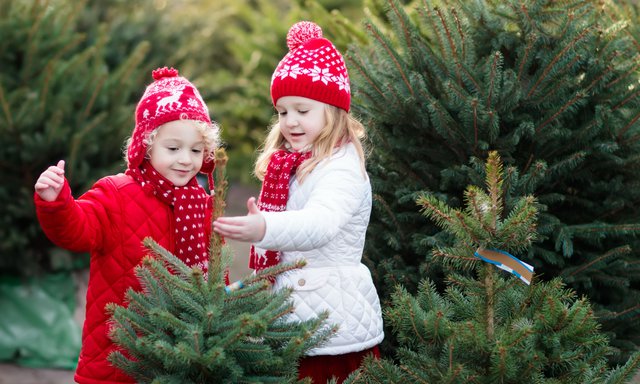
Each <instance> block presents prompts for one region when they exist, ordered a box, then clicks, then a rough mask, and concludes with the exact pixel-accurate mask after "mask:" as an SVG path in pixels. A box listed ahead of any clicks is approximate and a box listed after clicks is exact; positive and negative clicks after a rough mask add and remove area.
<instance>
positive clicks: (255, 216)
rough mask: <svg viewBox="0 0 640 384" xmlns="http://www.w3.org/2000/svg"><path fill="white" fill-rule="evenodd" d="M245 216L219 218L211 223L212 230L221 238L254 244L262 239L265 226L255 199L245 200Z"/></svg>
mask: <svg viewBox="0 0 640 384" xmlns="http://www.w3.org/2000/svg"><path fill="white" fill-rule="evenodd" d="M247 210H248V213H247V215H246V216H235V217H219V218H218V219H217V220H216V221H214V222H213V230H214V231H216V232H217V233H219V234H221V235H222V236H224V237H226V238H229V239H233V240H239V241H246V242H254V241H260V240H262V238H263V237H264V233H265V230H266V224H265V222H264V217H262V214H261V213H260V210H259V209H258V206H257V205H256V198H255V197H250V198H249V200H247Z"/></svg>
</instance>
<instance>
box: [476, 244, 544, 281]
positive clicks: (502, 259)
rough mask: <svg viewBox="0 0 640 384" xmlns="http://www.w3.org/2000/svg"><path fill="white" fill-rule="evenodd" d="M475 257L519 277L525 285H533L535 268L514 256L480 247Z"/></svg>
mask: <svg viewBox="0 0 640 384" xmlns="http://www.w3.org/2000/svg"><path fill="white" fill-rule="evenodd" d="M474 255H475V256H476V257H477V258H479V259H481V260H483V261H486V262H487V263H491V264H493V265H495V266H496V267H498V268H500V269H502V270H505V271H507V272H509V273H511V274H513V275H515V276H517V277H518V278H519V279H520V280H522V281H523V282H524V283H525V284H527V285H530V284H531V279H532V278H533V267H532V266H531V265H529V264H527V263H525V262H524V261H522V260H520V259H518V258H517V257H515V256H513V255H512V254H510V253H508V252H505V251H502V250H499V249H486V248H482V247H479V248H478V249H476V252H475V253H474Z"/></svg>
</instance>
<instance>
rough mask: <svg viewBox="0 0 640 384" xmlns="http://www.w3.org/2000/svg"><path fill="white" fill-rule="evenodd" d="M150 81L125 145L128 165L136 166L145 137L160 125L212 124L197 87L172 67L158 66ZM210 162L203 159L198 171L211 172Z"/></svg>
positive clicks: (142, 154) (211, 163)
mask: <svg viewBox="0 0 640 384" xmlns="http://www.w3.org/2000/svg"><path fill="white" fill-rule="evenodd" d="M152 75H153V79H154V80H155V81H154V82H153V83H151V84H149V85H148V86H147V89H146V90H145V92H144V94H143V95H142V98H141V99H140V102H139V103H138V106H137V107H136V127H135V129H134V130H133V134H132V135H131V143H130V144H129V148H127V161H128V163H129V164H128V168H129V169H134V168H138V167H139V166H140V164H142V161H143V160H144V157H145V155H146V153H147V146H146V145H145V144H144V137H145V135H146V134H148V133H150V132H151V131H153V130H154V129H156V128H158V127H159V126H161V125H162V124H165V123H168V122H170V121H175V120H196V121H202V122H205V123H208V124H212V123H211V118H210V117H209V109H208V108H207V104H205V102H204V100H202V96H200V93H199V92H198V89H197V88H196V87H195V86H194V85H193V84H191V82H189V80H187V79H185V78H184V77H182V76H179V74H178V70H176V69H174V68H167V67H164V68H158V69H156V70H154V71H153V73H152ZM213 166H214V164H213V161H205V162H204V163H203V164H202V168H201V169H200V172H202V173H205V174H207V173H211V172H212V170H213Z"/></svg>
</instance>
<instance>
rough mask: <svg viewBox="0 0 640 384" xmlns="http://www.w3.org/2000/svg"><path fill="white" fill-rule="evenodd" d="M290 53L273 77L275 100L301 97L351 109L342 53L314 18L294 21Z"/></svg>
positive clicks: (273, 99)
mask: <svg viewBox="0 0 640 384" xmlns="http://www.w3.org/2000/svg"><path fill="white" fill-rule="evenodd" d="M287 46H288V47H289V53H287V54H286V55H285V57H284V58H283V59H282V60H281V61H280V63H279V64H278V66H277V67H276V70H275V72H274V73H273V76H272V77H271V100H272V101H273V104H274V105H275V104H276V102H277V101H278V99H279V98H281V97H283V96H301V97H306V98H308V99H313V100H316V101H321V102H323V103H327V104H330V105H334V106H336V107H338V108H341V109H344V110H345V111H347V112H349V107H350V105H351V87H350V85H349V75H348V73H347V67H346V65H345V63H344V59H343V58H342V55H341V54H340V52H338V50H337V49H336V47H335V46H334V45H333V44H332V43H331V41H329V40H327V39H325V38H323V37H322V29H321V28H320V27H319V26H318V25H317V24H315V23H312V22H310V21H301V22H299V23H296V24H294V25H293V26H292V27H291V29H289V33H288V34H287Z"/></svg>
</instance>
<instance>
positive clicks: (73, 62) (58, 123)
mask: <svg viewBox="0 0 640 384" xmlns="http://www.w3.org/2000/svg"><path fill="white" fill-rule="evenodd" d="M85 6H86V3H85V2H83V1H77V2H64V1H54V2H40V1H8V2H7V1H3V2H1V3H0V35H1V36H2V39H0V68H2V70H1V71H0V173H1V174H2V177H3V182H2V186H1V187H0V201H2V204H0V239H1V241H0V274H11V275H14V276H15V275H33V274H36V273H38V272H41V271H42V270H51V269H52V268H55V267H56V265H55V260H53V259H52V255H54V254H58V255H68V253H66V252H64V251H61V250H57V249H55V248H54V247H53V246H52V244H51V242H50V241H48V240H47V239H46V237H45V236H44V234H43V233H42V231H41V230H40V228H39V225H38V223H37V220H36V219H35V210H34V208H33V203H32V201H33V184H34V183H35V180H36V179H37V177H38V175H39V174H40V173H41V172H42V171H43V170H44V169H46V167H48V166H49V165H51V164H54V163H55V162H57V161H58V160H59V159H62V158H64V159H66V161H67V163H66V164H67V165H66V173H67V176H68V177H69V180H70V182H71V187H72V188H73V190H74V191H80V190H82V189H86V188H87V187H88V186H89V185H90V183H92V182H94V181H95V180H96V179H97V178H98V177H99V176H101V175H103V174H104V173H106V172H113V171H115V168H116V167H115V166H116V165H118V166H119V167H118V168H121V166H122V150H121V148H122V145H123V142H124V138H125V136H126V135H127V134H128V133H130V131H131V127H132V124H133V120H132V119H133V110H134V108H135V104H133V102H132V100H133V99H135V98H138V97H139V96H140V94H139V92H140V90H141V89H143V88H142V85H141V84H143V81H147V80H146V76H147V72H146V70H145V71H144V72H143V71H141V69H140V68H139V66H140V64H141V62H142V61H143V60H144V58H145V55H146V53H147V52H148V50H149V44H148V43H145V42H138V43H136V44H134V45H132V46H131V48H130V50H129V51H128V52H126V55H124V56H122V57H120V58H119V60H117V61H115V62H112V63H110V64H108V63H107V57H106V56H107V48H106V47H107V45H108V40H109V35H108V33H107V30H106V29H105V28H104V25H101V24H94V25H91V30H90V31H89V30H87V31H85V32H82V31H81V30H80V28H79V24H81V23H82V20H83V17H82V16H83V12H84V11H85V10H86V8H85ZM89 35H91V36H92V40H91V39H88V36H89ZM90 40H91V41H90ZM143 77H144V78H145V79H144V80H143ZM64 259H65V257H61V258H58V259H57V260H64Z"/></svg>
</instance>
